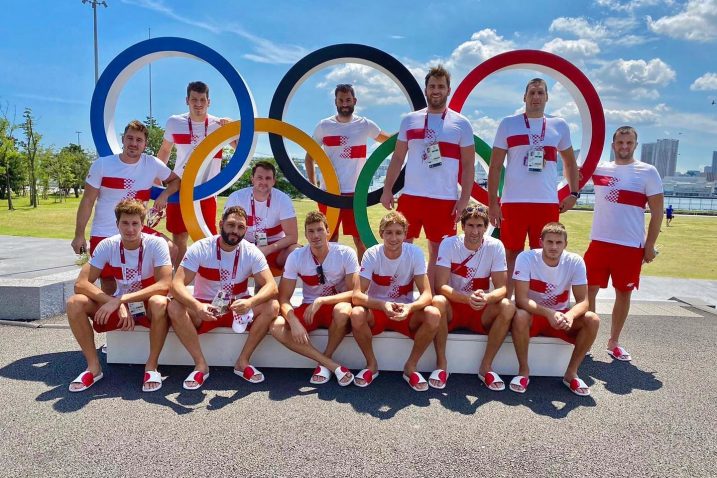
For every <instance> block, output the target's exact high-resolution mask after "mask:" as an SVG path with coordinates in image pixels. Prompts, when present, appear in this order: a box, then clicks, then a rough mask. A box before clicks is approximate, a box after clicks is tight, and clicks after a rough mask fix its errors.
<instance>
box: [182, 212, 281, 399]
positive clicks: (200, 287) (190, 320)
mask: <svg viewBox="0 0 717 478" xmlns="http://www.w3.org/2000/svg"><path fill="white" fill-rule="evenodd" d="M246 223H247V214H246V211H244V209H242V208H240V207H237V206H235V207H230V208H229V209H227V210H226V211H224V214H223V215H222V220H221V221H220V222H219V228H220V230H221V234H220V235H218V236H211V237H205V238H204V239H201V240H199V241H197V242H195V243H194V244H192V245H191V247H190V248H189V249H188V250H187V254H186V255H185V257H184V259H183V260H182V264H181V265H180V266H179V267H178V268H177V272H176V274H175V275H174V280H173V281H172V294H173V295H174V300H172V302H170V304H169V307H168V313H169V318H170V319H171V321H172V327H173V328H174V331H175V332H176V334H177V337H179V340H180V341H181V342H182V345H184V347H185V348H186V349H187V351H188V352H189V355H191V356H192V359H193V360H194V371H193V372H192V373H190V374H189V376H188V377H187V378H186V379H185V380H184V388H185V389H187V390H196V389H198V388H199V387H201V386H202V384H203V383H204V381H205V380H206V379H207V378H209V366H208V364H207V361H206V359H205V358H204V354H203V353H202V349H201V346H200V344H199V334H203V333H205V332H208V331H210V330H212V329H214V328H216V327H232V328H233V329H234V330H235V331H238V330H242V329H244V330H246V329H247V328H249V336H248V337H247V339H246V343H245V344H244V348H243V349H242V351H241V353H240V354H239V358H238V359H237V362H236V365H234V373H235V374H236V375H239V376H240V377H242V378H243V379H245V380H247V381H248V382H251V383H259V382H263V381H264V374H262V373H261V372H260V371H259V370H258V369H257V368H256V367H254V366H252V365H250V364H249V359H250V358H251V354H252V353H253V352H254V349H256V347H257V345H259V342H261V340H262V339H263V338H264V337H266V334H267V332H268V331H269V326H270V325H271V321H272V320H274V319H275V318H276V316H277V315H278V314H279V303H278V302H277V301H276V299H275V297H276V292H277V289H276V283H275V282H274V279H273V278H272V276H271V273H270V272H269V266H268V265H267V263H266V259H264V256H263V255H262V253H261V252H260V251H259V249H257V247H256V246H255V245H254V244H250V243H248V242H247V241H243V240H242V239H244V234H246V229H247V225H246ZM249 277H253V278H254V283H255V286H254V288H255V290H254V296H250V295H249V292H248V291H247V284H248V281H249ZM192 281H194V291H193V293H191V292H189V290H188V289H187V285H188V284H190V283H191V282H192Z"/></svg>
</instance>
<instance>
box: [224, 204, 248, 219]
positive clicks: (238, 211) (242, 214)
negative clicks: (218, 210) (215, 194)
mask: <svg viewBox="0 0 717 478" xmlns="http://www.w3.org/2000/svg"><path fill="white" fill-rule="evenodd" d="M232 214H236V215H237V216H239V217H243V218H244V220H245V221H246V220H247V216H246V211H245V210H244V208H243V207H241V206H232V207H228V208H226V209H225V210H224V212H223V213H222V221H226V220H227V218H228V217H229V216H231V215H232Z"/></svg>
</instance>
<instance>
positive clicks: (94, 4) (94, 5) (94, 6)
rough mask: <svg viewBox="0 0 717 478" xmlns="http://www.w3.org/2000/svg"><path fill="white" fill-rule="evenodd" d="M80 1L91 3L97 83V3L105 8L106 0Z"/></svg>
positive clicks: (98, 75) (96, 77) (98, 74)
mask: <svg viewBox="0 0 717 478" xmlns="http://www.w3.org/2000/svg"><path fill="white" fill-rule="evenodd" d="M82 3H89V4H90V5H92V13H93V16H94V24H95V83H97V80H98V79H99V77H100V69H99V58H98V53H97V5H102V6H103V7H105V8H107V2H105V1H104V0H82Z"/></svg>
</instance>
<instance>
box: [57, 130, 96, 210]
mask: <svg viewBox="0 0 717 478" xmlns="http://www.w3.org/2000/svg"><path fill="white" fill-rule="evenodd" d="M62 153H65V154H66V155H67V156H68V159H69V166H70V170H71V173H72V174H71V180H70V183H69V187H70V188H72V190H73V191H74V193H75V197H76V198H78V197H80V189H82V188H83V187H84V185H85V178H87V173H88V172H89V171H90V165H91V164H92V161H93V160H94V158H93V157H92V156H91V155H90V153H88V152H87V151H85V150H84V149H82V148H81V147H80V146H79V145H77V144H73V143H70V144H69V145H68V146H65V147H64V148H62V149H61V150H60V154H62Z"/></svg>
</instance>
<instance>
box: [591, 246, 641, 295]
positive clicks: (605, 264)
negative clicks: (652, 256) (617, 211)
mask: <svg viewBox="0 0 717 478" xmlns="http://www.w3.org/2000/svg"><path fill="white" fill-rule="evenodd" d="M644 254H645V249H644V248H642V247H629V246H621V245H619V244H611V243H609V242H602V241H590V245H589V246H588V250H587V251H586V252H585V266H586V267H587V270H588V285H589V286H590V285H591V286H599V287H601V288H603V289H604V288H606V287H607V281H608V278H609V277H612V285H613V287H615V289H617V290H620V291H623V292H628V291H631V290H633V289H637V288H639V286H640V271H641V270H642V258H643V257H644Z"/></svg>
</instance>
